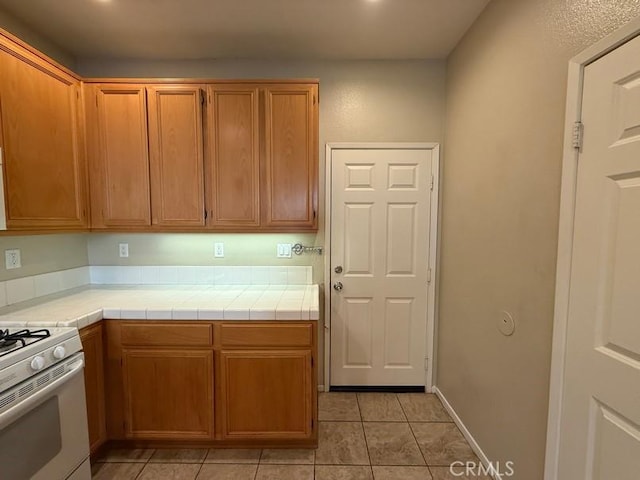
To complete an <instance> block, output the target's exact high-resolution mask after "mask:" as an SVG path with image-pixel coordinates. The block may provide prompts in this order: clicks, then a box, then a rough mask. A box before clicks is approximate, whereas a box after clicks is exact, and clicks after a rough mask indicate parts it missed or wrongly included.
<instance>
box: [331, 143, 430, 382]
mask: <svg viewBox="0 0 640 480" xmlns="http://www.w3.org/2000/svg"><path fill="white" fill-rule="evenodd" d="M367 148H368V149H396V150H401V149H404V150H409V149H411V150H416V149H422V150H431V151H432V153H433V157H432V158H433V161H432V168H431V174H432V175H433V193H432V195H431V215H430V217H431V218H430V225H429V228H430V230H429V259H428V262H429V268H430V269H431V282H430V283H429V284H428V287H427V302H428V304H427V344H426V345H427V351H426V355H427V358H429V365H428V368H427V372H426V378H425V386H426V390H427V391H428V392H431V391H432V389H433V386H434V381H435V378H434V370H435V369H434V366H435V355H436V350H435V333H436V311H437V307H436V300H437V296H436V293H437V284H438V281H437V279H438V271H437V269H436V267H437V263H438V238H439V234H438V232H439V229H438V226H439V224H440V214H439V212H440V210H439V207H438V206H439V198H440V188H439V186H440V144H438V143H375V142H373V143H327V146H326V154H325V209H324V211H325V221H324V245H325V256H324V279H325V280H324V293H325V295H324V312H325V313H324V390H325V392H328V391H329V387H330V386H331V178H332V161H331V159H332V158H333V156H332V152H333V150H350V149H367Z"/></svg>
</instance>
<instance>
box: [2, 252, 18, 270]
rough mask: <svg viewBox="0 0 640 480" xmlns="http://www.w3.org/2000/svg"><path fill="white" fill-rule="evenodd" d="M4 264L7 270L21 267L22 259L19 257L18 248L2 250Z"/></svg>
mask: <svg viewBox="0 0 640 480" xmlns="http://www.w3.org/2000/svg"><path fill="white" fill-rule="evenodd" d="M4 265H5V267H6V269H7V270H13V269H14V268H22V259H21V258H20V249H19V248H13V249H11V250H5V251H4Z"/></svg>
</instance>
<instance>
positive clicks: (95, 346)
mask: <svg viewBox="0 0 640 480" xmlns="http://www.w3.org/2000/svg"><path fill="white" fill-rule="evenodd" d="M80 339H81V340H82V349H83V350H84V387H85V395H86V400H87V420H88V424H89V445H90V448H91V453H92V454H93V453H95V452H96V451H97V450H98V448H99V447H100V446H101V445H102V444H103V443H104V442H105V441H106V439H107V431H106V423H105V422H106V420H105V397H104V359H103V357H104V348H103V344H102V342H103V328H102V324H101V323H100V324H97V325H93V326H91V327H87V328H83V329H82V330H81V331H80Z"/></svg>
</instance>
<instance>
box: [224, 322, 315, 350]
mask: <svg viewBox="0 0 640 480" xmlns="http://www.w3.org/2000/svg"><path fill="white" fill-rule="evenodd" d="M220 332H221V343H222V346H224V347H251V346H256V347H296V346H301V347H302V346H309V345H312V344H313V326H312V325H311V324H295V325H284V324H278V325H273V324H270V325H268V324H262V325H254V324H236V323H233V324H229V323H227V324H223V325H222V327H221V329H220Z"/></svg>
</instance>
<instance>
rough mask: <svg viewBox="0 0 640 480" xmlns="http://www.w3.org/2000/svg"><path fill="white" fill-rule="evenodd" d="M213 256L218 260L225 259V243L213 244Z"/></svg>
mask: <svg viewBox="0 0 640 480" xmlns="http://www.w3.org/2000/svg"><path fill="white" fill-rule="evenodd" d="M213 256H214V257H216V258H224V243H222V242H216V243H214V244H213Z"/></svg>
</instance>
